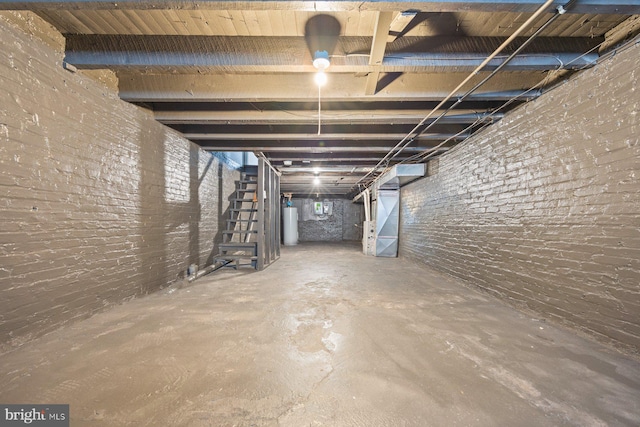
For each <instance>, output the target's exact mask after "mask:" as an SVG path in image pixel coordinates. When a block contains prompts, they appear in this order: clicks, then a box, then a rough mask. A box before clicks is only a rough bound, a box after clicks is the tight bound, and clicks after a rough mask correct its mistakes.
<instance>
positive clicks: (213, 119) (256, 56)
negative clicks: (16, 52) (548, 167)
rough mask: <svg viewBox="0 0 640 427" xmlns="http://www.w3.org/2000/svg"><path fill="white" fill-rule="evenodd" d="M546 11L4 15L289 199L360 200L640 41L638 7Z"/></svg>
mask: <svg viewBox="0 0 640 427" xmlns="http://www.w3.org/2000/svg"><path fill="white" fill-rule="evenodd" d="M543 4H544V2H543V1H532V0H510V1H509V0H503V1H500V0H475V1H467V2H457V1H451V0H441V1H417V2H406V1H359V2H351V1H316V2H308V1H210V0H201V1H159V0H156V1H149V0H138V1H132V0H125V1H117V2H116V1H112V2H106V1H88V0H78V1H25V2H11V1H0V8H2V9H21V10H24V9H28V10H32V11H34V12H36V13H37V14H38V15H39V16H41V17H42V18H44V19H45V20H47V21H48V22H50V23H51V24H52V25H53V26H55V27H56V28H57V29H58V30H59V31H60V32H62V33H63V35H64V36H65V38H66V57H65V61H66V62H67V63H68V64H71V65H73V66H75V67H76V68H78V69H80V70H83V69H91V70H95V69H109V70H113V71H114V72H115V73H116V75H117V77H118V81H119V92H120V97H121V98H122V99H123V100H125V101H128V102H131V103H135V104H137V105H139V106H142V107H144V108H147V109H149V110H151V111H152V112H153V114H154V115H155V118H156V119H157V120H158V121H159V122H161V123H164V124H166V125H167V126H170V127H172V128H174V129H176V130H178V131H179V132H181V133H182V134H184V136H185V137H187V138H189V139H190V140H192V141H193V142H195V143H196V144H198V145H200V146H201V147H202V148H203V149H205V150H209V151H253V152H255V153H256V154H257V155H258V156H263V157H264V158H266V159H267V160H269V161H270V163H271V164H272V165H273V166H274V167H275V168H276V169H278V170H279V171H280V172H282V177H281V190H282V191H283V192H291V193H294V194H295V195H297V196H305V195H314V196H315V195H316V194H318V195H323V196H348V197H352V196H354V195H355V194H357V193H358V192H359V191H360V190H361V189H363V188H364V187H365V186H367V185H369V184H371V182H372V181H373V180H374V179H375V178H376V177H377V176H378V175H379V174H380V173H382V172H383V171H384V170H385V168H388V167H391V166H393V165H394V164H397V163H420V162H426V161H428V160H429V159H431V158H434V157H435V156H438V155H441V154H443V153H446V152H447V150H450V149H451V148H452V147H454V146H455V145H456V144H459V143H461V142H462V141H464V140H465V139H466V138H468V137H469V136H470V135H473V134H474V133H476V132H478V131H480V130H482V129H483V128H485V127H486V126H490V125H491V124H492V123H495V122H496V121H498V120H500V119H501V118H502V117H503V115H504V114H505V113H507V112H508V111H509V110H511V109H513V108H516V107H517V106H518V105H520V104H522V103H525V102H529V101H531V100H533V99H535V98H536V97H538V96H539V95H540V94H541V93H542V92H544V90H546V89H548V88H549V87H551V86H552V85H554V84H556V83H557V82H558V81H559V80H560V79H564V78H566V77H567V76H569V75H571V74H572V73H575V72H577V71H579V70H582V69H585V68H588V67H590V66H592V65H593V64H594V63H595V61H597V60H598V58H599V57H601V56H602V55H603V54H606V53H607V52H608V51H609V50H611V49H612V48H614V47H615V46H616V45H617V44H619V43H620V42H622V41H624V40H625V39H629V38H632V37H634V36H635V35H636V34H637V33H638V16H637V14H640V4H639V2H638V1H634V0H577V1H569V2H560V1H554V2H553V3H549V4H547V5H546V7H545V8H544V10H543V11H542V12H541V13H539V14H536V11H537V10H538V8H540V7H541V6H542V5H543ZM564 12H566V13H564ZM530 18H534V19H530ZM550 20H551V22H548V23H547V21H550ZM527 21H530V22H529V23H528V25H526V27H524V28H521V26H523V24H525V23H526V22H527ZM517 30H521V32H520V33H519V35H518V36H517V37H515V39H514V40H512V41H510V42H509V43H508V44H507V45H505V46H504V48H503V49H501V50H500V51H499V53H497V55H496V56H495V58H493V59H492V60H491V61H489V62H487V63H486V66H484V68H482V69H479V68H478V67H479V66H480V65H481V64H483V62H486V61H485V59H487V58H488V57H489V55H491V54H492V53H493V52H495V51H496V50H497V49H498V48H499V47H500V46H501V45H502V44H503V43H505V42H506V41H508V38H509V37H511V36H512V35H514V32H516V31H517ZM537 31H538V32H539V34H536V32H537ZM531 36H534V38H533V40H531V41H530V43H529V38H530V37H531ZM323 43H324V45H323ZM325 45H326V46H329V49H328V50H327V53H328V55H329V59H330V63H331V65H330V66H329V68H328V69H327V76H328V82H327V84H326V85H325V86H323V87H322V88H321V89H320V90H319V89H318V87H317V86H316V85H315V83H314V74H315V72H316V69H315V68H314V67H313V65H312V62H313V58H314V53H315V51H316V50H317V49H318V47H320V48H322V47H323V46H325ZM522 45H526V47H525V48H524V49H522V50H521V51H516V49H518V48H519V47H520V46H522ZM514 53H516V54H515V55H513V57H512V58H510V55H512V54H514ZM496 70H497V71H496ZM476 71H477V72H476ZM492 72H493V73H494V74H491V73H492ZM472 73H473V74H472ZM487 77H490V78H489V79H488V80H486V78H487ZM483 80H486V82H485V83H483V84H482V85H480V86H478V84H479V83H480V82H482V81H483ZM465 81H466V83H465V84H464V85H462V86H461V83H463V82H465ZM476 86H478V87H476ZM316 173H318V174H319V176H320V179H321V184H320V185H319V186H314V184H313V178H314V175H315V174H316Z"/></svg>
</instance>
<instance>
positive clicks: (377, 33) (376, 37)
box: [364, 12, 393, 95]
mask: <svg viewBox="0 0 640 427" xmlns="http://www.w3.org/2000/svg"><path fill="white" fill-rule="evenodd" d="M392 18H393V12H379V13H378V16H377V17H376V25H375V28H374V30H373V41H372V43H371V52H370V53H369V75H368V76H367V83H366V85H365V89H364V94H365V95H373V94H375V93H376V88H377V86H378V79H379V78H380V72H381V70H382V64H383V62H384V61H383V60H384V51H385V49H386V47H387V36H388V35H389V26H390V25H391V19H392Z"/></svg>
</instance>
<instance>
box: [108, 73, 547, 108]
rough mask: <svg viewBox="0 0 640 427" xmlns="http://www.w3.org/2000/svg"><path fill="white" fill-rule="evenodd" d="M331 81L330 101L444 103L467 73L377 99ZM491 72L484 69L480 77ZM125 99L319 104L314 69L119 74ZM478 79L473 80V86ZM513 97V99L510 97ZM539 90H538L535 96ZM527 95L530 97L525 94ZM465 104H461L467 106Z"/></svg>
mask: <svg viewBox="0 0 640 427" xmlns="http://www.w3.org/2000/svg"><path fill="white" fill-rule="evenodd" d="M328 74H329V82H328V83H327V85H326V86H325V87H323V89H322V97H323V105H324V103H325V102H326V101H329V100H331V101H340V102H346V103H351V102H359V101H403V102H407V101H439V100H441V99H442V98H444V96H446V95H447V94H448V93H449V92H450V91H451V90H452V89H453V88H455V87H456V86H457V85H458V84H459V83H460V82H461V81H462V80H463V79H464V78H465V77H467V73H457V72H450V73H424V74H405V75H402V76H400V77H398V78H396V79H394V80H393V81H392V82H390V83H389V84H388V85H387V86H386V87H385V88H384V90H380V91H379V92H378V93H376V95H375V98H374V97H367V96H364V95H363V93H364V86H365V84H366V78H363V77H357V76H355V75H353V74H338V73H331V72H330V73H328ZM484 76H486V73H479V74H478V76H477V79H478V81H479V80H480V79H482V78H483V77H484ZM545 76H546V73H544V72H542V71H540V72H530V73H526V74H523V73H518V72H515V73H509V72H503V73H500V74H498V75H496V76H494V77H493V78H492V79H491V80H489V81H488V82H487V83H486V84H485V85H484V86H483V87H482V89H481V90H478V91H477V92H476V93H474V95H473V97H472V98H473V99H474V100H478V99H480V98H481V97H484V99H494V100H495V99H502V100H506V99H505V96H507V97H508V98H507V99H510V98H511V97H513V96H518V94H522V93H523V91H526V90H527V89H529V88H531V87H533V86H535V85H536V84H538V83H539V82H540V81H541V80H543V79H544V77H545ZM118 77H119V88H120V97H121V98H122V99H124V100H126V101H130V102H157V101H162V102H170V101H183V102H190V103H192V102H196V101H217V102H232V101H233V102H259V101H283V102H284V101H286V102H292V101H304V102H310V103H311V102H315V103H317V102H318V89H317V87H316V86H315V85H314V84H313V73H309V74H302V73H299V74H296V73H293V74H289V75H287V76H286V78H283V75H278V74H235V75H227V74H220V75H211V74H209V75H202V74H165V75H154V74H151V75H144V74H141V73H118ZM474 83H475V81H472V82H470V84H474ZM460 95H462V93H460ZM509 95H511V97H509ZM537 95H538V94H537V93H535V96H537ZM525 99H526V98H525ZM465 105H466V104H463V105H461V106H460V107H461V108H465Z"/></svg>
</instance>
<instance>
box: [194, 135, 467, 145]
mask: <svg viewBox="0 0 640 427" xmlns="http://www.w3.org/2000/svg"><path fill="white" fill-rule="evenodd" d="M405 135H406V134H404V133H399V134H380V133H333V134H322V135H318V134H313V133H312V134H302V133H279V134H269V135H268V137H269V138H268V140H267V139H266V138H265V135H260V134H253V133H235V134H234V133H184V134H183V136H184V137H185V138H187V139H190V140H192V141H199V140H207V141H228V142H229V141H245V142H247V141H274V140H276V141H275V142H274V145H280V144H281V142H279V141H295V142H296V143H297V145H299V143H300V142H302V141H318V142H323V141H392V140H396V141H399V140H401V139H402V138H403V137H404V136H405ZM468 136H469V135H468V134H440V133H424V134H421V135H417V136H416V137H415V138H414V140H416V141H443V140H445V139H453V140H462V139H465V138H467V137H468Z"/></svg>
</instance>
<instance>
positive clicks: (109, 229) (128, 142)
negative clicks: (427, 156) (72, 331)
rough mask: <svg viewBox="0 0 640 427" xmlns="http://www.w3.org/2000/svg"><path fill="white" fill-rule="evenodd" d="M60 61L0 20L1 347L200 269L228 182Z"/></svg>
mask: <svg viewBox="0 0 640 427" xmlns="http://www.w3.org/2000/svg"><path fill="white" fill-rule="evenodd" d="M13 17H14V18H15V16H13ZM31 18H32V17H31ZM29 25H32V26H33V25H34V24H33V22H31V23H30V24H29ZM54 39H55V37H54ZM61 55H62V53H61V49H55V48H52V47H51V46H50V45H49V44H44V43H41V42H39V41H38V40H37V39H36V38H34V37H33V36H32V35H27V34H26V33H24V32H22V31H21V30H18V29H17V28H16V27H14V26H13V24H10V23H8V21H7V20H5V19H3V17H2V16H0V88H2V90H1V91H0V218H1V219H2V221H0V295H1V296H2V297H1V298H0V346H1V347H2V348H8V347H9V346H10V345H15V344H19V343H20V342H22V341H24V340H28V339H30V338H32V337H35V336H38V335H41V334H43V333H46V332H47V331H51V330H53V329H55V328H57V327H59V326H60V325H62V324H65V323H67V322H70V321H72V320H74V319H78V318H84V317H87V316H89V315H91V314H93V313H95V312H97V311H98V310H102V309H104V308H105V307H107V306H110V305H113V304H117V303H120V302H122V301H124V300H126V299H128V298H132V297H135V296H138V295H143V294H146V293H149V292H153V291H155V290H158V289H160V288H162V287H163V286H166V285H168V284H170V283H171V282H173V281H175V280H176V279H179V278H181V277H184V274H185V270H186V269H187V266H188V265H189V264H191V263H197V264H199V265H200V266H201V267H202V266H204V265H205V264H206V263H209V262H211V260H212V256H213V255H214V252H215V250H214V247H213V242H214V241H215V242H219V241H221V235H220V231H221V230H222V229H223V228H224V218H226V216H225V215H224V212H225V211H226V210H227V208H228V198H229V197H230V195H231V193H232V192H233V190H234V180H235V179H238V175H239V174H238V173H237V172H236V171H234V170H232V169H231V168H229V167H227V166H225V164H224V163H222V162H221V161H219V160H218V159H217V158H215V157H212V156H211V155H209V154H208V153H205V152H203V151H201V150H200V149H198V148H197V147H196V146H195V145H193V144H191V143H189V142H188V141H187V140H185V139H184V138H182V137H181V136H179V134H177V133H176V132H174V131H172V130H170V129H168V128H166V127H164V126H162V125H160V124H158V123H157V122H155V121H154V119H153V117H152V116H151V115H150V114H148V113H147V112H145V111H143V110H141V109H139V108H137V107H135V106H133V105H130V104H127V103H125V102H122V101H120V100H119V99H118V98H117V95H116V94H115V93H113V92H112V91H111V90H110V89H108V88H106V87H105V86H102V85H100V84H98V83H96V82H94V81H93V80H91V79H89V78H87V77H84V76H82V75H80V74H72V73H70V72H68V71H65V70H64V69H63V68H62V65H61V62H62V56H61ZM221 223H222V224H221Z"/></svg>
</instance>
